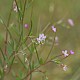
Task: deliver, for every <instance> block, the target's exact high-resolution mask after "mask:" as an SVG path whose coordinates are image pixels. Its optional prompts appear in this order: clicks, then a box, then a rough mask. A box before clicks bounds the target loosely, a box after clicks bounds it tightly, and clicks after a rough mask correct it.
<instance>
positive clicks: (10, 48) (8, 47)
mask: <svg viewBox="0 0 80 80" xmlns="http://www.w3.org/2000/svg"><path fill="white" fill-rule="evenodd" d="M7 51H8V54H9V55H11V54H12V52H13V49H12V46H11V45H10V44H8V46H7Z"/></svg>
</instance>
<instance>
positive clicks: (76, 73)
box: [0, 0, 80, 80]
mask: <svg viewBox="0 0 80 80" xmlns="http://www.w3.org/2000/svg"><path fill="white" fill-rule="evenodd" d="M18 1H19V0H18ZM23 1H24V0H22V4H23ZM29 1H30V0H29ZM11 5H12V0H0V17H1V18H2V19H3V20H4V22H5V23H7V19H8V16H9V12H10V9H11ZM31 5H33V14H32V21H33V28H32V34H33V35H34V36H37V35H38V34H39V33H41V32H42V30H43V29H44V28H45V27H46V26H47V25H49V24H50V23H51V24H52V25H53V24H55V27H56V28H57V33H56V36H57V37H58V45H55V48H54V49H53V51H52V53H51V55H50V56H52V55H53V54H54V55H55V56H56V55H58V54H61V51H62V50H65V49H67V50H73V51H74V52H75V54H74V55H71V56H70V57H68V58H66V59H65V60H63V63H64V64H66V65H68V70H67V71H66V72H65V71H63V70H62V68H60V67H59V66H57V65H55V64H53V63H49V64H47V65H45V66H44V67H41V68H42V70H43V71H46V75H47V77H48V79H49V80H80V61H79V60H80V0H33V4H31ZM31 8H32V7H29V8H26V13H25V19H24V23H29V20H30V14H31ZM16 17H17V13H15V12H13V13H12V16H11V22H10V23H11V24H13V23H14V24H16ZM69 18H70V19H72V20H73V22H74V26H70V25H69V24H68V22H67V20H68V19H69ZM59 20H62V23H61V24H56V23H57V22H58V21H59ZM11 24H10V25H11ZM50 27H51V26H48V27H47V29H46V30H45V32H44V34H45V35H46V36H47V37H48V39H47V42H46V44H45V46H43V47H42V48H40V50H39V54H40V56H42V58H43V59H45V58H46V56H47V55H48V52H49V50H50V48H51V44H52V40H51V39H52V37H54V33H53V32H52V30H50ZM13 35H14V33H13ZM4 38H5V28H4V26H3V24H1V23H0V46H3V41H4ZM17 67H20V65H15V66H14V67H13V68H15V70H16V68H17ZM42 75H43V74H39V73H34V74H33V80H42V78H41V76H42ZM5 80H14V79H13V76H12V75H11V74H9V75H7V76H6V79H5Z"/></svg>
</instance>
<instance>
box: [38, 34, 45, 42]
mask: <svg viewBox="0 0 80 80" xmlns="http://www.w3.org/2000/svg"><path fill="white" fill-rule="evenodd" d="M45 39H46V36H45V35H44V34H39V37H38V38H37V41H38V43H43V42H44V41H45Z"/></svg>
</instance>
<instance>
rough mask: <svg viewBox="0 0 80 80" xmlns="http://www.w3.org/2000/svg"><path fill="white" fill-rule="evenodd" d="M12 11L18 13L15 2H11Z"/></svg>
mask: <svg viewBox="0 0 80 80" xmlns="http://www.w3.org/2000/svg"><path fill="white" fill-rule="evenodd" d="M13 10H14V11H15V12H18V9H17V5H16V2H15V1H14V2H13Z"/></svg>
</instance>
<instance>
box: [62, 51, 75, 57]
mask: <svg viewBox="0 0 80 80" xmlns="http://www.w3.org/2000/svg"><path fill="white" fill-rule="evenodd" d="M62 53H63V55H64V57H68V56H69V55H70V54H71V55H72V54H74V51H73V50H70V51H69V53H68V50H63V51H62Z"/></svg>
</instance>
